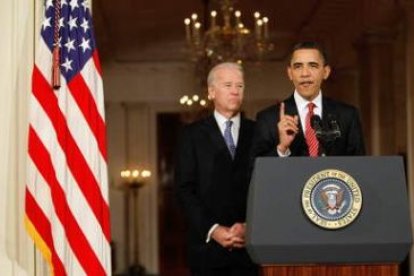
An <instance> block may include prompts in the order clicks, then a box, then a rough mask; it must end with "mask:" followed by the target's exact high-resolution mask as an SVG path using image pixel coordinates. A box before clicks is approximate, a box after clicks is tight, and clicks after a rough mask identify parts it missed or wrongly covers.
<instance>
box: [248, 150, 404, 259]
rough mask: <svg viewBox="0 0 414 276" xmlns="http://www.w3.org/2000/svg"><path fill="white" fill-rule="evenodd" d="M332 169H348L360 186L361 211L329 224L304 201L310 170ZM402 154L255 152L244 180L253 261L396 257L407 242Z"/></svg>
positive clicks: (402, 256)
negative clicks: (320, 222)
mask: <svg viewBox="0 0 414 276" xmlns="http://www.w3.org/2000/svg"><path fill="white" fill-rule="evenodd" d="M326 169H335V170H340V171H343V172H345V173H347V174H349V175H351V176H352V177H353V178H354V179H355V180H356V182H357V183H358V184H359V187H360V189H361V192H362V197H363V203H362V209H361V211H360V213H359V216H358V217H357V218H356V219H355V220H354V221H353V222H352V223H351V224H350V225H348V226H346V227H344V228H341V229H337V230H329V229H324V228H321V227H320V226H317V225H315V224H314V223H313V222H311V221H310V220H309V218H308V217H307V216H306V214H305V213H304V211H303V208H302V201H301V200H302V191H303V188H304V186H305V183H306V182H307V181H308V180H309V178H310V177H311V176H312V175H314V174H315V173H318V172H320V171H322V170H326ZM405 182H406V181H405V174H404V166H403V162H402V158H400V157H321V158H308V157H289V158H277V157H261V158H257V159H256V162H255V168H254V171H253V176H252V180H251V184H250V191H249V197H248V211H247V249H248V252H249V254H250V255H251V257H252V259H253V260H254V261H255V262H257V263H259V264H307V263H355V264H358V263H395V262H401V261H402V260H403V259H404V258H405V256H406V255H407V253H408V251H409V248H410V246H411V242H412V238H411V226H410V217H409V206H408V199H407V189H406V185H405Z"/></svg>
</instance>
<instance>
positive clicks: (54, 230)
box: [25, 0, 111, 276]
mask: <svg viewBox="0 0 414 276" xmlns="http://www.w3.org/2000/svg"><path fill="white" fill-rule="evenodd" d="M55 7H58V8H59V10H60V19H58V20H56V22H57V23H58V25H59V39H55V40H56V41H57V43H58V45H59V47H60V72H61V75H60V83H61V87H60V89H57V90H54V89H53V86H52V51H53V47H54V45H56V44H54V25H55V24H54V22H55ZM101 77H102V74H101V68H100V63H99V58H98V53H97V50H96V44H95V40H94V36H93V30H92V18H91V14H90V10H89V7H88V3H87V2H86V1H84V0H60V1H58V0H55V1H52V0H47V1H46V2H45V4H44V19H43V23H42V26H41V39H40V42H39V44H38V47H37V55H36V60H35V64H34V68H33V77H32V93H31V95H30V115H29V116H30V119H29V120H30V121H29V123H30V124H29V147H28V179H27V183H26V198H25V201H26V206H25V224H26V228H27V229H28V232H29V234H30V235H31V237H32V238H33V239H34V241H35V244H36V246H37V248H38V249H39V250H40V251H41V252H42V253H43V255H44V257H45V259H46V261H47V262H48V263H49V265H50V268H51V274H52V275H76V276H78V275H94V276H95V275H110V274H111V256H110V240H111V235H110V222H109V204H108V179H107V153H106V136H105V135H106V133H105V132H106V129H105V116H104V99H103V86H102V78H101Z"/></svg>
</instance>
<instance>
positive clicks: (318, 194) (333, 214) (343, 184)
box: [302, 169, 362, 229]
mask: <svg viewBox="0 0 414 276" xmlns="http://www.w3.org/2000/svg"><path fill="white" fill-rule="evenodd" d="M361 207H362V193H361V189H360V188H359V186H358V183H357V182H356V181H355V179H354V178H353V177H352V176H350V175H349V174H347V173H345V172H343V171H339V170H334V169H329V170H323V171H320V172H318V173H315V174H314V175H312V176H311V177H310V178H309V180H308V181H307V182H306V184H305V186H304V187H303V191H302V208H303V210H304V212H305V214H306V215H307V216H308V218H309V219H310V220H311V221H312V222H313V223H315V224H316V225H318V226H320V227H323V228H327V229H339V228H343V227H345V226H347V225H349V224H350V223H351V222H353V221H354V220H355V219H356V218H357V217H358V214H359V212H360V211H361Z"/></svg>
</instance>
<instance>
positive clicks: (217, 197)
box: [175, 115, 254, 268]
mask: <svg viewBox="0 0 414 276" xmlns="http://www.w3.org/2000/svg"><path fill="white" fill-rule="evenodd" d="M253 131H254V123H253V121H251V120H248V119H244V118H242V119H241V122H240V132H239V139H238V143H237V149H236V155H235V159H234V160H233V159H232V158H231V155H230V152H229V150H228V148H227V146H226V143H225V141H224V138H223V135H222V134H221V131H220V129H219V126H218V124H217V122H216V120H215V118H214V116H213V115H211V116H209V117H207V118H206V119H203V120H200V121H198V122H195V123H193V124H191V125H188V126H186V127H185V128H184V130H183V134H182V137H181V141H180V145H179V151H178V155H177V163H176V171H175V177H176V189H177V190H176V192H177V196H178V200H179V202H180V203H181V205H182V206H183V210H184V213H185V215H186V217H187V218H188V221H189V247H190V248H189V261H190V266H192V267H195V268H200V267H210V268H211V267H234V266H246V265H247V266H249V265H252V263H251V261H250V259H249V257H248V255H247V253H246V251H245V250H244V249H241V250H240V249H234V250H232V251H229V250H227V249H224V248H223V247H221V246H220V245H219V244H218V243H216V242H215V241H214V240H211V241H210V242H209V243H206V237H207V233H208V231H209V230H210V228H211V227H212V226H213V225H214V224H215V223H218V224H220V225H223V226H232V225H233V224H234V223H236V222H245V216H246V201H247V192H248V185H249V178H248V177H249V172H248V169H249V153H250V150H251V143H252V137H253Z"/></svg>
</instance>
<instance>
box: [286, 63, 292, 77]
mask: <svg viewBox="0 0 414 276" xmlns="http://www.w3.org/2000/svg"><path fill="white" fill-rule="evenodd" d="M286 72H287V75H288V77H289V79H290V80H293V77H292V68H291V67H290V65H288V66H287V67H286Z"/></svg>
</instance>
